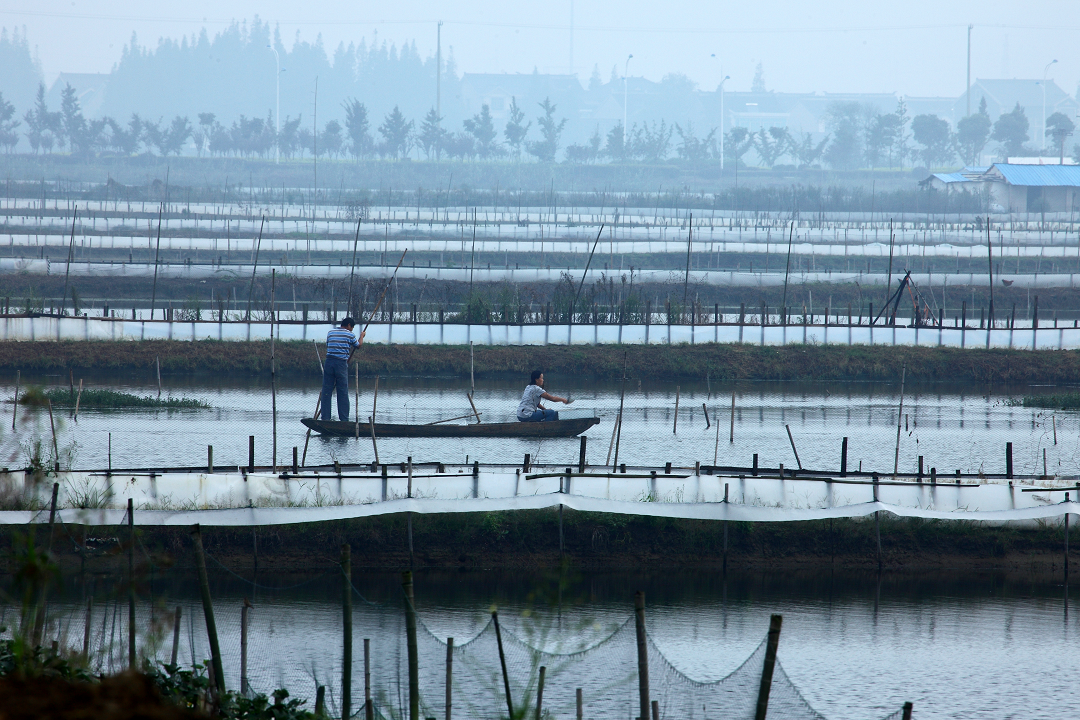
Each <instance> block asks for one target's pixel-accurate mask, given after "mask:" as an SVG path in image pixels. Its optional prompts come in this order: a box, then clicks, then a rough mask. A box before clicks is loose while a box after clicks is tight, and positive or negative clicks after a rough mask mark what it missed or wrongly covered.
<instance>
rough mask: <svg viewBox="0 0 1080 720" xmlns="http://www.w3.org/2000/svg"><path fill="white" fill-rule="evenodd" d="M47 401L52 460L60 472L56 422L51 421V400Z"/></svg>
mask: <svg viewBox="0 0 1080 720" xmlns="http://www.w3.org/2000/svg"><path fill="white" fill-rule="evenodd" d="M48 403H49V429H50V430H52V446H53V462H54V464H55V467H56V471H57V472H60V448H59V447H58V446H57V445H56V423H55V422H53V411H52V400H49V401H48Z"/></svg>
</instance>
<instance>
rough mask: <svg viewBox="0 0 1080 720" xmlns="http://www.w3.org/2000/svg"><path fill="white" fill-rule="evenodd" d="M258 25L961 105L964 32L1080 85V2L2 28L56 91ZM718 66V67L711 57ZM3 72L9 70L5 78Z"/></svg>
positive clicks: (230, 4)
mask: <svg viewBox="0 0 1080 720" xmlns="http://www.w3.org/2000/svg"><path fill="white" fill-rule="evenodd" d="M256 14H258V15H259V16H260V17H261V18H262V19H263V20H264V21H267V22H269V23H271V24H272V25H273V24H278V25H279V26H280V28H281V33H282V36H283V38H284V39H285V40H286V45H290V44H291V41H292V38H293V37H294V35H295V33H296V32H297V31H299V32H300V34H301V36H302V37H304V38H306V39H313V38H314V37H315V36H316V35H317V34H319V33H321V34H322V37H323V41H324V44H325V45H326V47H327V49H328V51H332V49H333V47H334V46H336V45H337V43H338V42H339V41H346V42H348V41H349V40H359V39H360V38H363V37H367V38H369V39H370V38H371V37H372V36H373V34H374V33H376V32H377V33H378V36H379V37H380V38H382V39H386V40H391V41H398V42H401V41H405V40H413V39H415V40H416V43H417V47H418V49H419V50H420V52H421V54H425V55H426V54H427V53H428V52H433V51H434V48H435V23H436V21H438V20H440V19H441V20H443V22H444V25H443V30H442V36H443V47H444V49H445V48H447V47H448V46H453V50H454V57H455V59H456V61H457V65H458V69H459V71H468V72H531V71H532V70H533V68H534V67H535V68H537V69H538V70H539V71H540V72H568V71H569V69H570V63H571V31H570V28H571V17H573V28H574V30H573V68H574V70H575V71H576V72H577V73H578V74H579V76H581V78H582V79H583V80H586V79H587V78H588V76H589V74H590V72H591V71H592V68H593V66H594V65H598V66H599V68H600V72H601V74H602V75H603V77H604V78H605V79H607V78H608V76H609V75H610V74H611V70H612V67H613V66H615V65H618V66H619V71H620V72H621V71H622V68H623V65H624V63H625V61H626V58H627V56H628V55H629V54H633V56H634V57H633V60H631V61H630V74H631V75H644V76H645V77H647V78H650V79H653V80H659V79H660V78H661V77H662V76H663V75H664V74H665V73H668V72H684V73H686V74H687V75H689V76H690V78H691V79H693V80H694V81H696V82H698V83H699V84H700V86H701V87H703V88H707V89H713V88H715V87H716V84H717V82H718V81H719V79H720V78H721V77H722V75H721V67H722V68H723V71H724V72H725V73H727V74H728V75H730V76H731V80H730V81H729V83H728V87H729V88H731V89H749V86H750V82H751V79H752V78H753V75H754V68H755V66H756V65H757V63H758V62H761V63H763V65H764V71H765V80H766V84H767V86H768V88H769V89H776V90H783V91H829V92H849V91H850V92H873V91H883V92H890V91H895V92H899V93H903V94H905V95H916V96H918V95H950V96H957V95H959V94H961V93H962V92H963V89H964V77H965V52H966V35H967V31H966V28H967V25H968V24H969V23H970V24H973V25H975V29H974V31H973V34H972V77H973V78H980V77H1023V78H1041V77H1042V75H1043V71H1044V68H1045V66H1046V64H1047V63H1049V62H1050V61H1051V60H1054V59H1057V60H1058V63H1057V64H1056V65H1054V66H1052V67H1051V68H1050V77H1052V78H1054V79H1055V80H1056V81H1057V83H1058V84H1059V85H1060V86H1061V87H1062V88H1064V89H1065V90H1066V91H1067V92H1069V93H1074V92H1075V91H1076V89H1077V82H1078V80H1080V52H1078V50H1077V48H1078V47H1080V44H1078V43H1077V39H1078V38H1080V1H1078V0H1026V1H1023V2H1022V1H1021V0H1008V1H1006V0H906V1H904V2H897V1H896V0H890V1H889V2H884V1H881V0H830V1H820V0H819V1H818V2H806V1H805V0H803V1H800V2H797V1H794V0H754V1H753V2H740V3H719V2H701V1H698V2H691V1H689V0H665V1H664V2H657V1H656V0H651V1H648V2H645V1H642V0H545V1H544V2H537V1H536V0H518V1H517V2H506V1H505V0H499V1H496V0H469V1H462V0H456V1H453V2H451V1H448V0H431V1H429V2H418V1H417V0H395V2H370V0H369V1H366V2H363V1H361V2H357V1H350V2H344V1H343V0H324V1H323V2H318V3H311V4H310V5H308V4H301V5H300V6H298V5H297V4H296V3H295V2H282V1H281V0H263V1H262V2H254V0H212V1H211V0H184V1H183V2H178V1H177V0H156V1H155V2H152V3H150V2H146V0H138V1H136V0H112V1H104V0H0V26H6V27H8V28H9V29H10V28H12V27H13V26H20V27H21V26H24V25H25V26H26V29H27V33H28V36H29V40H30V43H31V45H32V46H33V47H34V48H35V49H36V51H37V54H38V57H39V58H40V60H41V64H42V68H43V70H44V72H45V77H46V81H48V82H51V81H52V79H53V78H55V76H56V74H57V73H59V72H61V71H65V72H108V71H109V69H110V68H111V67H112V65H113V64H114V63H115V62H116V61H117V60H118V59H119V57H120V52H121V49H122V48H123V46H124V44H125V43H126V42H127V41H128V40H129V38H130V37H131V33H132V32H137V33H138V36H139V39H140V42H141V43H142V44H149V45H155V44H156V43H157V40H158V38H160V37H165V36H169V37H177V38H178V37H180V36H182V35H185V34H186V35H191V34H193V33H197V32H198V31H199V29H200V28H203V27H205V28H206V30H207V32H208V33H210V34H211V35H213V34H214V33H215V32H217V31H218V30H220V29H221V28H223V27H224V26H225V25H227V24H228V23H229V22H230V21H231V20H233V19H237V20H243V19H245V18H248V19H250V18H251V17H252V16H254V15H256ZM714 54H715V56H716V57H715V58H713V57H712V55H714ZM0 71H2V69H0Z"/></svg>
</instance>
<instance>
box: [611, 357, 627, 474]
mask: <svg viewBox="0 0 1080 720" xmlns="http://www.w3.org/2000/svg"><path fill="white" fill-rule="evenodd" d="M622 365H623V367H622V387H620V388H619V421H618V423H617V424H616V425H615V461H614V462H613V463H612V465H611V472H615V469H616V468H617V467H618V466H619V443H620V442H621V441H622V416H623V401H624V400H625V399H626V352H625V351H623V361H622Z"/></svg>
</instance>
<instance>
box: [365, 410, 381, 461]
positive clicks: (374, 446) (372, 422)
mask: <svg viewBox="0 0 1080 720" xmlns="http://www.w3.org/2000/svg"><path fill="white" fill-rule="evenodd" d="M367 420H368V429H369V430H371V449H372V450H374V451H375V464H376V465H377V464H378V463H379V444H378V443H377V442H375V420H374V419H373V418H371V417H369V418H368V419H367Z"/></svg>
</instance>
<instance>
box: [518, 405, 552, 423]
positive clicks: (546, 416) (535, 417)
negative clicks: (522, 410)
mask: <svg viewBox="0 0 1080 720" xmlns="http://www.w3.org/2000/svg"><path fill="white" fill-rule="evenodd" d="M518 419H519V420H520V418H518ZM558 419H559V413H557V412H556V411H554V410H541V409H539V408H537V410H536V412H534V413H533V414H532V415H530V416H529V417H528V419H526V420H521V422H543V421H545V420H558Z"/></svg>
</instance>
